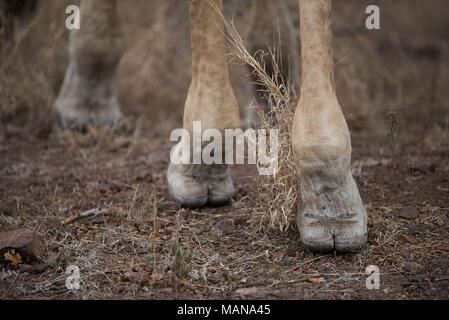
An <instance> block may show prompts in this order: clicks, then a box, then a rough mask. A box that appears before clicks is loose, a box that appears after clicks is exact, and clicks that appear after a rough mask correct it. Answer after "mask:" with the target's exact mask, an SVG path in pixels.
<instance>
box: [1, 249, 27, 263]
mask: <svg viewBox="0 0 449 320" xmlns="http://www.w3.org/2000/svg"><path fill="white" fill-rule="evenodd" d="M5 258H6V259H8V260H9V261H11V263H12V265H13V266H14V267H16V266H17V265H18V264H20V263H23V260H22V257H21V256H20V253H18V252H17V253H16V251H15V250H8V252H5Z"/></svg>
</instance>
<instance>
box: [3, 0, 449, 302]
mask: <svg viewBox="0 0 449 320" xmlns="http://www.w3.org/2000/svg"><path fill="white" fill-rule="evenodd" d="M374 2H375V3H378V4H379V5H380V6H381V10H382V20H381V21H382V22H381V23H382V24H381V28H382V29H381V30H380V31H370V32H369V31H366V30H365V29H363V27H362V26H363V23H362V22H363V21H362V19H363V17H364V9H365V7H366V5H367V4H372V2H371V1H369V2H368V1H346V0H345V1H342V0H341V1H339V0H335V1H334V14H333V16H334V23H333V24H334V28H335V29H334V52H335V55H334V56H335V76H336V87H337V94H338V96H339V100H340V103H341V105H342V107H343V111H344V113H345V115H346V117H347V119H348V123H349V126H350V130H351V135H352V141H353V142H352V143H353V164H352V166H353V168H352V170H353V174H354V176H355V178H356V180H357V183H358V185H359V189H360V192H361V195H362V198H363V199H364V203H365V205H366V208H367V211H368V214H369V243H368V246H367V248H366V249H365V250H363V251H361V252H360V253H356V254H351V255H313V254H312V253H310V252H309V251H307V250H306V249H305V248H304V247H303V246H302V245H301V243H300V242H299V237H298V234H297V233H296V231H295V230H296V226H295V222H294V215H292V209H294V207H295V202H296V200H297V197H298V196H299V195H298V194H297V193H296V192H295V190H296V189H295V179H294V177H295V174H294V166H293V163H292V161H291V151H290V144H289V130H290V126H289V123H290V122H291V118H292V115H293V111H294V107H295V105H296V101H297V96H298V93H299V90H298V84H299V81H300V79H298V77H299V76H298V74H299V73H298V72H297V70H298V68H299V67H300V66H298V65H297V64H292V63H291V62H292V61H296V62H297V56H298V52H299V42H298V41H297V40H295V39H297V38H298V34H297V33H298V25H299V21H298V17H297V16H298V14H297V4H296V1H295V0H291V1H290V0H286V1H283V2H282V5H281V7H280V9H279V7H276V6H272V5H270V7H269V8H270V9H269V10H266V11H262V12H263V13H264V15H263V16H258V14H260V13H257V11H255V12H253V11H252V10H251V8H250V3H251V1H243V0H240V1H237V2H235V3H237V5H234V4H233V3H234V2H231V1H229V2H227V6H228V7H227V8H226V10H227V12H228V15H227V16H229V14H234V16H235V17H234V23H235V26H236V27H235V28H234V27H233V26H234V24H228V28H227V29H228V30H227V31H228V33H227V36H228V38H229V39H228V40H229V41H228V43H229V50H230V60H231V62H233V63H232V64H231V75H232V81H233V85H234V88H235V89H236V93H237V97H238V99H239V102H240V104H241V106H242V114H243V113H244V112H245V110H244V109H245V108H246V106H248V105H249V104H250V102H251V101H256V102H258V103H260V104H261V105H265V107H264V108H265V109H266V110H268V112H266V113H261V125H262V126H263V127H265V128H271V127H276V128H279V129H280V140H279V142H280V157H279V158H280V163H279V166H280V171H279V173H278V175H277V176H275V177H274V178H267V179H260V178H259V177H258V176H257V175H256V168H254V167H251V166H243V167H242V166H234V167H233V168H232V175H233V177H234V181H235V184H236V189H237V193H236V195H235V196H234V197H233V199H232V202H231V203H230V204H229V205H228V206H226V207H220V208H203V209H198V210H191V209H183V208H179V206H178V205H177V204H176V203H175V202H173V201H172V200H171V199H170V197H169V195H168V190H167V182H166V178H165V173H166V169H167V166H168V155H169V150H170V147H171V146H169V145H167V137H168V132H170V131H171V130H172V129H173V128H176V127H179V126H180V123H181V122H180V121H181V117H182V116H181V114H182V105H183V101H184V99H185V94H186V90H187V86H188V82H189V77H190V53H189V41H188V21H187V13H186V4H185V3H184V2H183V5H179V2H176V4H175V3H174V1H162V0H161V1H159V0H158V1H157V2H156V4H155V3H154V2H153V1H152V4H149V3H150V2H149V1H139V0H127V1H120V2H119V5H120V15H121V18H122V21H123V32H124V34H125V40H126V44H127V48H128V49H127V51H126V52H125V54H124V57H123V59H122V62H121V65H120V70H119V75H118V79H117V82H118V87H119V92H120V94H119V98H120V101H121V103H122V106H123V111H124V112H125V113H126V115H127V116H128V117H129V119H130V121H131V123H132V124H133V125H134V127H135V130H134V132H133V133H132V134H120V133H116V132H113V131H112V130H110V129H109V128H96V129H94V130H91V131H90V132H89V133H88V134H87V135H81V134H78V133H72V132H63V133H60V132H58V131H57V130H55V128H54V127H53V125H52V123H53V121H52V116H51V112H50V110H51V106H52V103H53V101H54V98H55V96H56V95H57V92H58V89H59V87H60V84H61V81H62V77H63V74H64V70H65V67H66V64H67V57H66V50H67V35H68V34H67V31H66V30H65V28H63V26H64V19H65V15H64V14H63V13H64V8H65V5H66V4H67V3H68V1H65V0H64V1H60V0H48V1H41V2H40V4H39V6H38V7H37V9H36V12H34V13H33V14H30V15H27V16H25V17H23V18H21V19H18V20H16V21H15V22H14V23H13V24H12V25H14V28H13V29H11V32H10V34H9V35H6V33H5V32H3V33H1V34H0V41H1V43H0V114H1V117H0V181H1V184H0V231H6V230H12V229H16V228H20V227H27V228H31V229H34V230H36V231H38V232H39V233H40V234H41V235H42V236H43V238H44V240H45V244H46V247H47V253H46V255H45V256H44V257H43V258H42V260H41V261H39V262H37V263H34V264H33V265H20V266H18V267H13V266H12V265H10V264H9V263H8V261H6V260H5V259H3V257H0V298H30V297H32V298H84V299H91V298H96V299H102V298H111V297H113V298H129V297H131V298H146V299H148V298H156V299H160V298H174V297H176V298H183V297H184V298H194V299H199V298H248V297H250V298H268V299H278V298H288V299H290V298H299V299H302V298H326V299H335V298H361V299H368V298H371V299H372V298H386V299H416V298H427V299H432V298H445V299H447V298H448V294H449V293H448V287H449V277H448V275H449V269H448V266H449V242H448V239H449V238H448V237H449V216H448V215H449V213H448V212H449V208H448V207H449V205H448V204H449V180H448V178H447V177H448V172H449V164H448V162H447V158H448V156H449V112H448V108H447V103H446V101H447V100H448V98H449V97H448V94H449V93H448V91H447V90H445V89H446V87H447V86H448V84H449V63H448V61H449V59H448V58H449V57H448V55H449V51H448V49H449V48H448V47H447V43H448V40H449V38H448V37H449V34H448V32H447V30H449V25H448V23H449V22H448V21H447V16H448V14H449V12H448V9H447V4H446V3H445V0H431V1H427V2H426V4H425V5H424V4H423V2H422V1H419V0H410V1H405V0H397V1H394V2H393V1H391V2H390V1H380V0H377V1H374ZM270 3H273V2H270ZM135 7H138V8H139V10H133V9H134V8H135ZM0 14H1V15H0V18H1V19H2V20H1V21H2V25H4V21H5V19H6V17H5V16H4V15H3V12H0ZM242 14H243V15H242ZM252 14H254V15H255V17H254V16H252ZM248 17H253V18H255V19H256V20H255V22H254V23H246V24H243V23H242V22H243V21H244V19H245V18H246V19H247V20H246V21H249V20H248ZM276 18H278V20H277V21H278V22H277V23H276V22H275V23H273V21H276ZM250 21H254V20H250ZM251 28H253V32H252V33H250V32H249V30H247V29H251ZM237 30H238V33H237V32H236V31H237ZM239 34H240V35H242V37H241V38H240V36H239ZM254 34H256V35H260V36H259V37H257V36H254ZM279 39H280V40H279ZM265 44H269V47H263V46H264V45H265ZM245 48H251V50H249V52H250V53H251V54H250V53H248V51H247V50H246V49H245ZM270 48H271V49H270ZM259 49H261V50H263V51H264V52H265V53H266V55H263V54H262V53H260V52H259V53H258V54H255V53H256V51H257V50H259ZM167 52H168V53H167ZM270 57H271V58H270ZM272 57H277V58H272ZM238 58H240V59H241V60H243V61H244V62H245V63H246V64H248V65H249V66H243V65H242V63H241V62H238V61H237V60H238ZM276 61H282V63H280V62H279V63H278V64H277V65H276V64H275V62H276ZM130 74H132V75H133V76H132V77H130ZM292 74H294V75H292ZM250 81H257V82H258V83H257V88H259V89H261V90H262V92H259V93H258V92H255V91H254V90H253V89H251V86H249V85H248V82H250ZM392 115H394V117H393V116H392ZM162 119H163V121H161V120H162ZM407 207H414V208H416V209H417V212H418V214H417V216H416V217H406V216H404V215H402V216H401V214H400V213H401V211H402V209H403V208H407ZM92 209H98V210H99V211H98V212H99V214H97V215H96V216H91V217H87V218H82V219H74V220H73V222H71V223H68V224H64V225H63V224H62V222H63V221H67V219H69V220H71V218H74V217H77V216H78V215H79V214H81V213H83V212H86V211H87V210H92ZM266 227H268V228H266ZM2 259H3V260H2ZM70 264H75V265H77V266H79V268H80V269H81V275H82V283H81V289H80V290H78V291H68V290H67V289H66V288H65V279H66V275H65V273H64V272H65V268H66V267H67V266H68V265H70ZM371 264H375V265H378V266H379V268H380V270H381V273H382V274H381V281H382V283H381V290H378V291H377V290H372V291H368V290H366V288H365V279H366V275H365V273H364V271H365V268H366V266H368V265H371Z"/></svg>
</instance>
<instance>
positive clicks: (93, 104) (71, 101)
mask: <svg viewBox="0 0 449 320" xmlns="http://www.w3.org/2000/svg"><path fill="white" fill-rule="evenodd" d="M80 10H81V27H80V29H79V30H72V31H71V34H70V43H69V59H70V62H69V66H68V68H67V70H66V74H65V78H64V82H63V85H62V88H61V90H60V92H59V96H58V98H57V99H56V101H55V104H54V108H55V111H56V113H57V118H58V123H59V124H60V126H61V127H63V128H70V129H79V130H83V131H84V130H86V129H87V128H88V126H89V125H90V124H93V123H101V124H111V125H115V124H117V123H118V122H119V121H120V120H121V118H122V114H121V112H120V107H119V103H118V100H117V95H116V85H115V75H116V71H117V65H118V63H119V60H120V57H121V53H122V44H121V34H120V30H119V23H118V19H117V14H116V1H115V0H83V1H82V2H81V7H80Z"/></svg>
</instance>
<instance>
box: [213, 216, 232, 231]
mask: <svg viewBox="0 0 449 320" xmlns="http://www.w3.org/2000/svg"><path fill="white" fill-rule="evenodd" d="M215 229H217V230H220V231H221V232H222V233H223V234H229V233H231V232H232V230H233V229H234V220H233V219H224V220H221V221H218V222H217V223H216V224H215Z"/></svg>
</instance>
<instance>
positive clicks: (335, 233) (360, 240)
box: [299, 221, 367, 253]
mask: <svg viewBox="0 0 449 320" xmlns="http://www.w3.org/2000/svg"><path fill="white" fill-rule="evenodd" d="M299 232H300V234H301V242H302V244H303V245H304V246H305V247H306V248H308V249H309V250H311V251H314V252H321V253H327V252H334V251H337V252H341V253H348V252H357V251H360V249H362V248H363V247H364V246H365V244H366V241H367V233H366V227H364V226H363V225H362V224H361V223H358V222H347V223H346V222H343V223H342V222H338V221H334V222H323V223H320V224H319V223H317V225H304V226H302V227H301V228H300V229H299Z"/></svg>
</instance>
